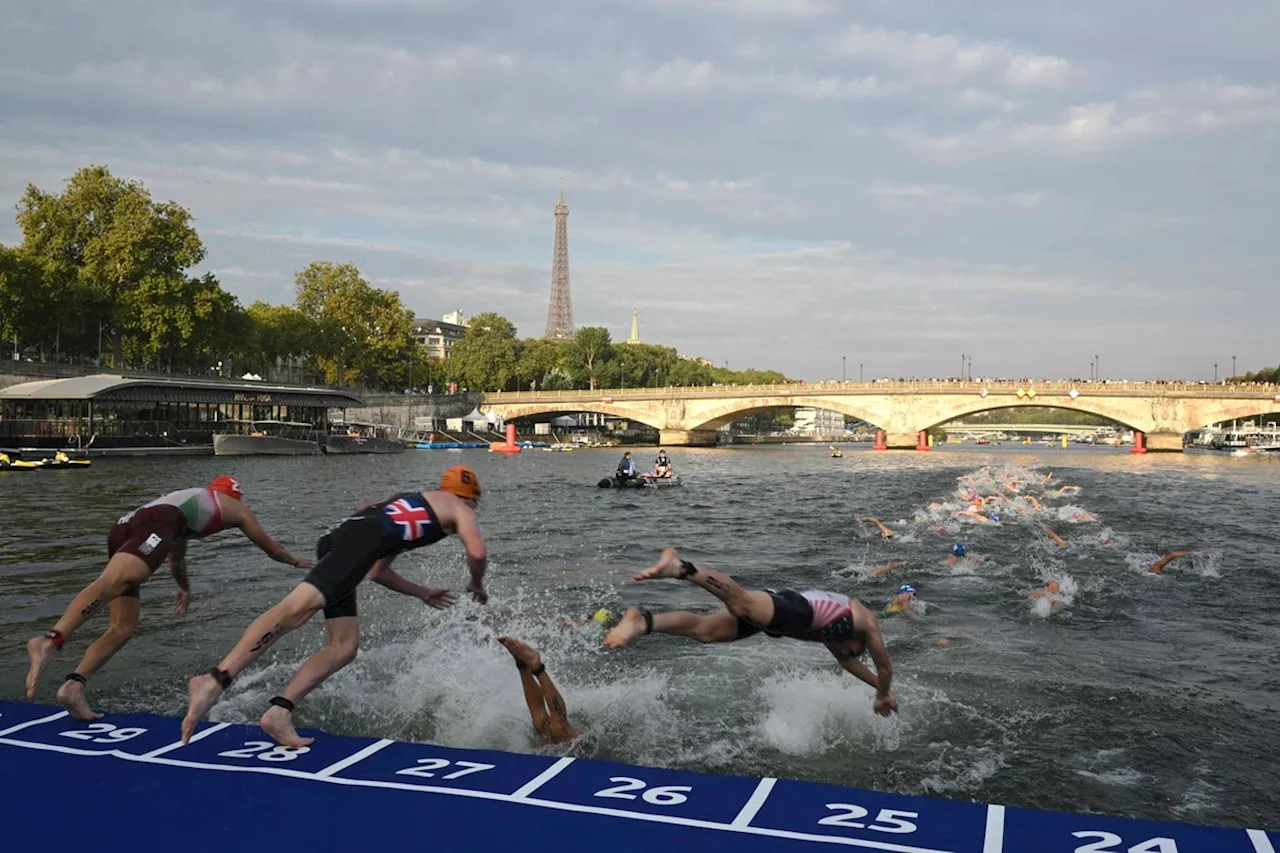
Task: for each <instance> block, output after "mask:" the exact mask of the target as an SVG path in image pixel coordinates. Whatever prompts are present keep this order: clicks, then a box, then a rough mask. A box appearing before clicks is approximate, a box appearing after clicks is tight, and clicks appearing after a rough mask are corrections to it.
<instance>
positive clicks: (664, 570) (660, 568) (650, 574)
mask: <svg viewBox="0 0 1280 853" xmlns="http://www.w3.org/2000/svg"><path fill="white" fill-rule="evenodd" d="M683 575H684V567H683V566H681V565H680V555H679V554H677V553H676V549H675V548H667V549H665V550H664V551H663V552H662V556H661V557H659V558H658V562H657V564H655V565H653V566H650V567H649V568H647V569H645V570H644V571H643V572H640V573H639V574H638V575H636V576H635V577H633V578H632V579H631V582H632V583H640V581H647V580H653V579H654V578H678V577H682V576H683Z"/></svg>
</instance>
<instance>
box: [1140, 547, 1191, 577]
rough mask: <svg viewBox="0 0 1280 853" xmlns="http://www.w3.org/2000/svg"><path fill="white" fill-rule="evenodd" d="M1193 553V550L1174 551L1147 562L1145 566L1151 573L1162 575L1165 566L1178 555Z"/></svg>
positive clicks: (1185, 555)
mask: <svg viewBox="0 0 1280 853" xmlns="http://www.w3.org/2000/svg"><path fill="white" fill-rule="evenodd" d="M1194 553H1195V552H1194V551H1174V552H1173V553H1172V554H1166V555H1164V556H1163V557H1161V558H1160V559H1158V560H1156V561H1155V562H1154V563H1148V564H1147V565H1146V567H1145V568H1146V570H1147V571H1148V572H1150V573H1151V574H1153V575H1162V574H1164V567H1165V566H1167V565H1169V564H1170V563H1172V562H1173V561H1174V560H1176V559H1178V558H1179V557H1190V556H1191V555H1192V554H1194Z"/></svg>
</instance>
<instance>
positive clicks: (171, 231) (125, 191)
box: [17, 166, 205, 367]
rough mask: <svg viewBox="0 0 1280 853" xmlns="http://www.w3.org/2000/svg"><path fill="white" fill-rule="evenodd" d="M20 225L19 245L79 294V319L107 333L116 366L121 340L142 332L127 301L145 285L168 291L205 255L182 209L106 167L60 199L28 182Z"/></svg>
mask: <svg viewBox="0 0 1280 853" xmlns="http://www.w3.org/2000/svg"><path fill="white" fill-rule="evenodd" d="M17 220H18V225H19V226H20V227H21V228H22V234H23V241H22V248H23V249H24V251H26V252H27V253H28V254H29V255H30V256H32V257H34V258H38V259H39V260H40V261H42V262H43V263H44V265H45V268H46V271H47V274H48V276H49V277H50V279H51V280H52V281H53V282H55V283H57V284H59V285H62V286H69V287H75V288H79V289H82V290H83V291H84V293H83V294H81V297H82V298H81V304H82V307H83V311H84V314H83V315H82V316H84V317H85V318H86V319H88V320H89V321H90V323H92V324H97V323H102V324H104V325H105V326H106V328H107V329H108V330H109V331H110V334H111V338H112V340H113V341H114V343H115V353H116V366H117V367H119V366H121V365H120V362H121V359H122V357H123V347H124V338H125V336H126V335H127V334H129V333H131V332H132V333H135V334H138V333H142V334H145V332H144V331H143V330H142V329H141V328H139V322H140V321H139V319H138V318H137V317H136V316H134V315H132V314H131V313H130V310H131V309H133V308H136V307H137V305H138V304H139V302H138V300H137V299H134V298H130V297H132V296H134V295H135V291H137V290H138V288H140V287H143V286H144V282H145V283H147V284H146V286H147V287H149V288H151V289H155V288H157V287H158V288H160V289H161V290H163V291H164V292H165V293H172V292H173V290H174V289H175V288H176V287H178V286H179V285H178V283H179V282H180V281H181V280H182V278H183V276H184V272H185V271H186V270H187V269H189V268H190V267H193V266H195V265H196V264H198V263H200V262H201V261H202V260H204V256H205V250H204V245H203V244H202V243H201V242H200V238H199V236H198V235H197V234H196V231H195V228H194V227H193V226H192V218H191V214H190V213H189V212H188V211H187V210H186V209H185V208H183V207H181V206H180V205H178V204H176V203H175V202H155V201H153V200H152V199H151V195H150V193H149V192H148V191H147V189H146V188H145V187H144V186H143V185H142V184H141V183H140V182H137V181H125V180H122V179H120V178H117V177H115V176H113V175H112V174H111V172H110V171H109V170H108V169H107V168H106V167H105V166H87V167H85V168H83V169H80V170H79V171H77V172H76V173H75V175H73V176H72V177H71V179H70V180H69V181H68V182H67V186H66V189H65V191H64V192H63V193H61V194H60V195H55V194H52V193H48V192H45V191H43V190H41V189H39V188H38V187H36V186H35V185H34V184H28V185H27V189H26V192H25V193H24V194H23V196H22V199H21V200H20V201H19V202H18V216H17ZM161 282H163V283H164V284H160V283H161ZM141 322H143V323H144V324H145V323H147V322H148V321H141ZM141 349H144V350H145V349H147V347H145V346H144V347H142V348H141Z"/></svg>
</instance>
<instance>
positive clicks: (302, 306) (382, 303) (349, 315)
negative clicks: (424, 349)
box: [294, 261, 413, 388]
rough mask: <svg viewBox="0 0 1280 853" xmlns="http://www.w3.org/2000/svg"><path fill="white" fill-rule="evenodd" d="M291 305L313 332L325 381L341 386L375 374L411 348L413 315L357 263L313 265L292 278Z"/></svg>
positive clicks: (375, 375)
mask: <svg viewBox="0 0 1280 853" xmlns="http://www.w3.org/2000/svg"><path fill="white" fill-rule="evenodd" d="M295 283H296V286H297V296H296V299H295V301H294V305H295V306H296V308H297V309H298V311H299V312H301V313H302V315H303V316H305V317H306V318H307V319H308V320H310V321H311V323H312V324H313V328H314V339H315V346H314V350H313V351H314V353H315V355H316V356H317V364H318V366H319V367H320V368H321V370H323V371H324V374H325V378H326V380H329V381H334V382H336V383H337V385H338V387H339V388H341V387H342V385H343V384H344V383H350V382H351V381H352V380H353V379H355V378H357V377H359V376H360V375H362V374H364V375H366V376H367V377H372V378H373V379H374V380H375V381H377V380H378V372H379V370H381V369H383V368H386V367H388V366H389V365H390V364H392V363H393V362H394V360H395V357H396V356H395V354H397V353H398V354H401V355H405V354H407V353H409V352H410V348H411V346H412V345H413V315H412V313H411V312H409V311H408V310H407V309H405V308H404V307H403V306H401V305H400V297H399V295H398V294H394V293H390V292H388V291H384V290H377V289H375V288H374V287H372V286H371V285H370V284H369V282H367V281H365V280H364V278H362V277H361V275H360V271H359V270H358V269H356V266H355V264H351V263H346V264H337V263H333V262H331V261H315V262H313V263H311V264H309V265H308V266H307V267H306V268H305V269H303V270H301V271H300V272H299V273H298V274H297V276H296V277H295Z"/></svg>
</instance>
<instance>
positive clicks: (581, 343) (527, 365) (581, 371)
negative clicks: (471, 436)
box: [442, 313, 790, 391]
mask: <svg viewBox="0 0 1280 853" xmlns="http://www.w3.org/2000/svg"><path fill="white" fill-rule="evenodd" d="M442 368H443V370H444V372H445V373H446V374H447V375H449V376H450V377H453V378H454V380H455V381H457V382H459V383H461V385H462V386H463V387H466V388H468V389H470V390H472V391H516V390H521V391H528V390H536V391H566V390H576V389H596V388H665V387H669V386H692V385H714V384H721V385H725V384H741V385H750V384H779V383H783V382H789V381H790V380H789V379H787V377H786V376H784V375H783V374H781V373H778V372H777V371H774V370H754V369H752V370H729V369H728V368H725V367H714V366H711V365H708V364H706V363H705V362H704V361H702V360H699V359H691V358H683V357H681V356H680V355H679V354H678V353H677V352H676V350H675V349H674V348H673V347H664V346H655V345H653V344H633V343H620V344H615V343H614V342H613V341H612V340H611V338H610V335H609V330H608V329H606V328H604V327H603V326H584V327H582V328H580V329H578V330H577V333H576V334H575V335H574V337H573V338H571V339H568V340H553V339H548V338H524V339H520V338H519V336H518V335H517V333H516V327H515V325H514V324H512V322H511V321H510V320H508V319H507V318H506V317H503V316H502V315H500V314H493V313H489V314H479V315H477V316H475V317H473V318H472V319H471V321H470V324H469V325H468V327H467V331H466V334H465V335H464V336H463V337H462V339H461V340H459V341H457V342H455V343H454V345H453V348H452V352H451V353H450V355H449V358H448V359H446V360H445V362H444V364H443V365H442Z"/></svg>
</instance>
